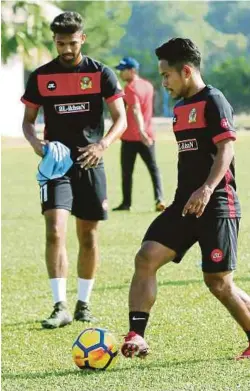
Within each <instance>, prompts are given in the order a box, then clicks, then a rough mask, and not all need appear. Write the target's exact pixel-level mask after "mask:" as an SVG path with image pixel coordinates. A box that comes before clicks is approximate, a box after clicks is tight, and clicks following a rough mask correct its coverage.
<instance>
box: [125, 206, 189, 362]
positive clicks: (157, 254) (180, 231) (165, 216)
mask: <svg viewBox="0 0 250 391" xmlns="http://www.w3.org/2000/svg"><path fill="white" fill-rule="evenodd" d="M193 226H194V218H192V217H190V216H188V217H187V218H185V219H183V218H182V217H181V211H178V212H176V211H175V210H174V208H172V207H170V208H167V209H166V210H165V212H163V213H162V214H161V215H160V216H158V217H157V218H156V219H155V220H154V221H153V223H152V224H151V225H150V227H149V229H148V231H147V232H146V235H145V237H144V240H143V244H142V246H141V248H140V250H139V252H138V253H137V255H136V258H135V271H134V275H133V279H132V282H131V286H130V293H129V325H130V329H129V333H128V334H127V336H126V337H125V342H124V344H123V346H122V353H123V355H124V356H125V357H133V356H135V355H136V356H139V357H144V356H145V355H147V353H148V345H147V343H146V341H145V340H144V332H145V329H146V326H147V322H148V318H149V313H150V310H151V308H152V306H153V305H154V302H155V299H156V293H157V281H156V273H157V270H158V269H159V268H160V267H161V266H162V265H164V264H166V263H168V262H170V261H174V262H176V263H179V262H180V261H181V259H182V257H183V255H184V253H185V252H186V251H187V249H188V248H190V247H191V246H192V245H193V244H194V243H195V241H196V238H195V236H194V235H193Z"/></svg>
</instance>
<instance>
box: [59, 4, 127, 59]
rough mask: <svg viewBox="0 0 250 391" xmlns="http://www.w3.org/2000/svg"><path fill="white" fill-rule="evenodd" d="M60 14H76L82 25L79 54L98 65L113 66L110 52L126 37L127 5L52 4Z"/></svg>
mask: <svg viewBox="0 0 250 391" xmlns="http://www.w3.org/2000/svg"><path fill="white" fill-rule="evenodd" d="M54 3H55V4H59V5H60V8H62V9H63V10H71V11H76V12H79V14H80V15H82V17H83V19H84V22H85V24H86V27H85V31H84V32H86V34H87V40H86V42H85V44H84V47H83V51H84V53H86V54H87V55H89V56H91V57H94V58H97V59H98V60H99V61H102V62H105V63H106V64H110V65H113V64H114V62H116V59H115V60H114V58H113V57H114V56H112V49H114V48H115V47H116V46H117V45H119V42H120V40H121V39H122V37H123V36H124V34H125V33H126V30H125V27H124V26H125V25H126V24H127V22H128V19H129V18H130V15H131V6H130V5H129V4H128V2H127V1H55V2H54Z"/></svg>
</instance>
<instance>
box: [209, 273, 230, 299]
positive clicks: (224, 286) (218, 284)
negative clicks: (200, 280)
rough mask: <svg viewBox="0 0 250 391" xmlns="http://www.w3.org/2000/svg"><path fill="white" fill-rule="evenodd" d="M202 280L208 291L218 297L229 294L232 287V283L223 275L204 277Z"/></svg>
mask: <svg viewBox="0 0 250 391" xmlns="http://www.w3.org/2000/svg"><path fill="white" fill-rule="evenodd" d="M204 281H205V284H206V286H207V287H208V289H209V290H210V292H211V293H212V294H213V295H214V296H215V297H217V298H219V299H220V298H223V297H225V296H228V295H230V293H231V291H232V289H233V284H232V283H231V282H229V281H228V280H226V279H225V278H223V277H221V278H220V277H214V278H205V279H204Z"/></svg>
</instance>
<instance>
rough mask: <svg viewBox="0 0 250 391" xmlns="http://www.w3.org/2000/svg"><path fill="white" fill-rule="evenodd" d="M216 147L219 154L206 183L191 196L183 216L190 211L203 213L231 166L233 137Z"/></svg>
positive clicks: (197, 214) (197, 215)
mask: <svg viewBox="0 0 250 391" xmlns="http://www.w3.org/2000/svg"><path fill="white" fill-rule="evenodd" d="M216 147H217V154H216V156H215V159H214V163H213V165H212V167H211V170H210V174H209V176H208V178H207V180H206V182H205V183H204V185H203V186H201V187H200V188H199V189H197V190H196V191H195V192H194V193H193V194H192V195H191V197H190V198H189V200H188V202H187V203H186V205H185V207H184V209H183V212H182V215H183V216H185V215H186V214H187V213H189V214H195V215H196V217H200V216H201V215H202V214H203V212H204V210H205V208H206V206H207V204H208V202H209V200H210V197H211V195H212V193H213V191H214V189H215V188H216V186H217V185H218V184H219V183H220V181H221V180H222V178H223V177H224V176H225V174H226V172H227V170H228V168H229V166H230V163H231V161H232V159H233V157H234V147H233V141H232V140H231V139H227V140H223V141H220V142H218V143H217V144H216Z"/></svg>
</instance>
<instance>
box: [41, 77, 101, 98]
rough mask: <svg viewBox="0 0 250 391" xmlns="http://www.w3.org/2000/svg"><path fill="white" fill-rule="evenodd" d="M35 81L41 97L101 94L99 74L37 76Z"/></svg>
mask: <svg viewBox="0 0 250 391" xmlns="http://www.w3.org/2000/svg"><path fill="white" fill-rule="evenodd" d="M37 80H38V89H39V92H40V94H41V95H42V96H70V95H86V94H99V93H100V92H101V72H96V73H54V74H50V75H38V77H37Z"/></svg>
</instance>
